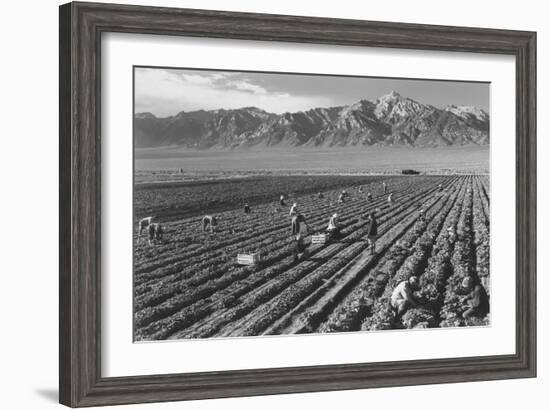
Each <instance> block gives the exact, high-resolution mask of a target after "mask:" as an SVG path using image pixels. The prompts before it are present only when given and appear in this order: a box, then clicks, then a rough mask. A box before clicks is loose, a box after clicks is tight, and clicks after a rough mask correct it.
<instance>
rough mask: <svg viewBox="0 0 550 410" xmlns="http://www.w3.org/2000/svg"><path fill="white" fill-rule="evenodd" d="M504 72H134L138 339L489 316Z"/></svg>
mask: <svg viewBox="0 0 550 410" xmlns="http://www.w3.org/2000/svg"><path fill="white" fill-rule="evenodd" d="M489 112H490V84H489V83H487V82H464V81H448V80H446V81H442V80H439V81H438V80H432V79H402V78H381V77H357V76H335V75H330V76H329V75H316V74H293V73H265V72H238V71H220V70H199V69H188V68H165V67H141V66H137V67H134V119H133V120H134V222H135V223H134V226H135V231H134V306H133V308H134V340H135V341H154V340H166V339H189V338H217V337H236V336H260V335H262V336H267V335H290V334H303V333H331V332H355V331H381V330H392V329H424V328H446V327H468V326H487V325H490V308H489V307H490V269H489V250H490V249H489V247H490V225H489V220H490V206H489V204H490V175H489V160H490V152H489V144H490V117H489Z"/></svg>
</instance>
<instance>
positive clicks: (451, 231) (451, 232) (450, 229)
mask: <svg viewBox="0 0 550 410" xmlns="http://www.w3.org/2000/svg"><path fill="white" fill-rule="evenodd" d="M447 234H448V235H449V239H450V240H451V241H452V240H453V239H454V238H455V228H454V227H452V226H449V227H448V228H447Z"/></svg>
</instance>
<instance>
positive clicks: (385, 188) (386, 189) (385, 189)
mask: <svg viewBox="0 0 550 410" xmlns="http://www.w3.org/2000/svg"><path fill="white" fill-rule="evenodd" d="M382 189H384V193H385V194H386V193H387V192H388V187H387V186H386V183H385V182H382Z"/></svg>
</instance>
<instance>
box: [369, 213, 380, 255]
mask: <svg viewBox="0 0 550 410" xmlns="http://www.w3.org/2000/svg"><path fill="white" fill-rule="evenodd" d="M367 224H368V225H367V238H368V241H369V248H370V254H371V255H374V253H375V252H376V239H377V237H378V222H376V214H375V213H374V212H371V213H370V216H369V219H368V222H367Z"/></svg>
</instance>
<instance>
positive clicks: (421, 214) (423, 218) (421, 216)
mask: <svg viewBox="0 0 550 410" xmlns="http://www.w3.org/2000/svg"><path fill="white" fill-rule="evenodd" d="M418 220H419V221H423V222H425V221H426V214H425V212H424V208H420V211H419V212H418Z"/></svg>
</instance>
